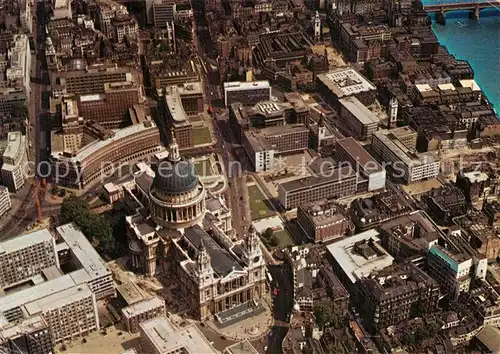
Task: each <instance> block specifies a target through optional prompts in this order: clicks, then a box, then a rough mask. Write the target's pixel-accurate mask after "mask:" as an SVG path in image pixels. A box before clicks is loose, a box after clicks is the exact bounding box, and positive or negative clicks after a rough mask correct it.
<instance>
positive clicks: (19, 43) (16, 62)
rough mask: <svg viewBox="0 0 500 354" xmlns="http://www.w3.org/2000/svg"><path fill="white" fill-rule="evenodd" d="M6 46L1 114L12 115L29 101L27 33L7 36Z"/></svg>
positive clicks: (0, 65) (0, 90)
mask: <svg viewBox="0 0 500 354" xmlns="http://www.w3.org/2000/svg"><path fill="white" fill-rule="evenodd" d="M26 3H28V1H26ZM30 22H31V17H30ZM4 46H6V48H4V53H5V54H2V55H0V68H2V70H3V75H0V114H5V115H10V114H12V113H16V112H15V110H16V109H19V107H22V106H26V105H28V103H29V99H30V92H31V85H30V75H31V51H30V46H29V38H28V36H26V35H25V34H15V35H13V36H11V38H8V37H6V38H5V39H4Z"/></svg>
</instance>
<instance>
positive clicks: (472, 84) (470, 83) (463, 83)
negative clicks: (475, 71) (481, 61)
mask: <svg viewBox="0 0 500 354" xmlns="http://www.w3.org/2000/svg"><path fill="white" fill-rule="evenodd" d="M459 83H460V85H461V86H462V87H468V88H470V89H471V90H472V91H481V88H480V87H479V85H478V84H477V82H476V81H475V80H460V81H459Z"/></svg>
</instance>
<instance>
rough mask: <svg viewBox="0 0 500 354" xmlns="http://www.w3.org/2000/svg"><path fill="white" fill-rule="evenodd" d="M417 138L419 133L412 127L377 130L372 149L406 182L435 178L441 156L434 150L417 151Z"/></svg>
mask: <svg viewBox="0 0 500 354" xmlns="http://www.w3.org/2000/svg"><path fill="white" fill-rule="evenodd" d="M416 139H417V133H416V132H415V131H413V129H411V128H410V127H400V128H395V129H391V130H384V131H377V132H375V133H374V134H373V137H372V150H373V152H374V153H375V154H376V155H378V156H379V158H380V159H381V161H382V162H383V163H384V164H386V165H387V166H389V167H391V170H392V172H393V173H394V175H395V176H396V177H400V178H403V179H404V180H405V181H406V183H413V182H417V181H420V180H423V179H431V178H435V177H436V176H437V175H438V173H439V169H440V160H439V157H438V156H437V155H436V154H435V153H433V152H420V153H419V152H417V151H416V150H415V143H416Z"/></svg>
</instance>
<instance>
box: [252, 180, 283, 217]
mask: <svg viewBox="0 0 500 354" xmlns="http://www.w3.org/2000/svg"><path fill="white" fill-rule="evenodd" d="M248 199H249V202H250V211H251V216H252V220H258V219H263V218H267V217H269V216H273V215H275V214H276V213H275V212H274V211H273V209H272V205H271V202H270V201H269V200H267V199H266V197H265V196H264V194H262V192H261V191H260V189H259V187H257V186H256V185H253V186H248Z"/></svg>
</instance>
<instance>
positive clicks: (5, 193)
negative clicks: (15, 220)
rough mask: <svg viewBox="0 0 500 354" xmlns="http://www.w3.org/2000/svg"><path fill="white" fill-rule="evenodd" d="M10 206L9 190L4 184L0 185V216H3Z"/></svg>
mask: <svg viewBox="0 0 500 354" xmlns="http://www.w3.org/2000/svg"><path fill="white" fill-rule="evenodd" d="M11 208H12V203H11V201H10V194H9V190H8V189H7V187H5V186H0V218H2V217H4V216H5V214H7V213H8V212H9V210H10V209H11Z"/></svg>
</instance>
